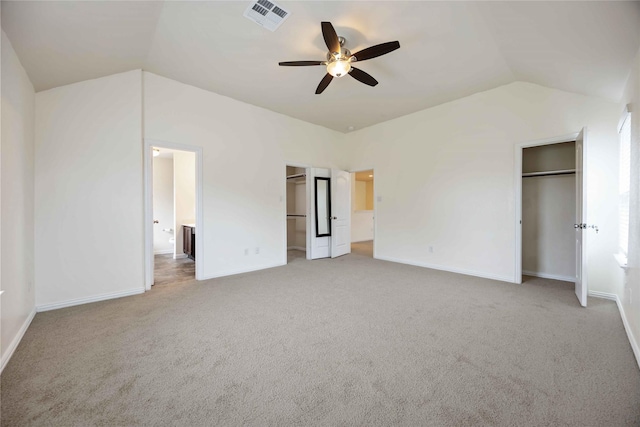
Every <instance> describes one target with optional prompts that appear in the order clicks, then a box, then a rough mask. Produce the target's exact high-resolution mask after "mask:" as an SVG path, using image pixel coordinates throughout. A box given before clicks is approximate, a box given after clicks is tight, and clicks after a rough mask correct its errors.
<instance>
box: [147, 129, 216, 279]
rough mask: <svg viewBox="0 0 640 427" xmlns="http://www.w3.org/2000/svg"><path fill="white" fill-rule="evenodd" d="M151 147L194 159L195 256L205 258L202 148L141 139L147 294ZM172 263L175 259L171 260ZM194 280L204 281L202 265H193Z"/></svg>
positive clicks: (150, 247) (150, 264)
mask: <svg viewBox="0 0 640 427" xmlns="http://www.w3.org/2000/svg"><path fill="white" fill-rule="evenodd" d="M151 147H160V148H168V149H172V150H180V151H188V152H192V153H195V156H196V165H195V166H196V254H198V257H199V258H200V259H201V260H203V259H205V255H204V245H203V242H202V240H203V236H204V216H203V212H202V205H203V198H202V197H203V196H202V187H203V178H202V147H200V146H197V145H187V144H179V143H175V142H167V141H159V140H155V139H149V138H145V139H144V232H145V236H144V266H145V272H144V279H145V280H144V283H145V289H146V290H147V291H148V290H150V289H151V285H153V200H152V197H153V190H152V189H153V155H152V153H151ZM174 259H177V257H176V256H174ZM196 280H204V262H196Z"/></svg>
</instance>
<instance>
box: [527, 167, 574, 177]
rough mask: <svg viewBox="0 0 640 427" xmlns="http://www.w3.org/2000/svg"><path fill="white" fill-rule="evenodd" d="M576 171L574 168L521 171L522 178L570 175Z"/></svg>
mask: <svg viewBox="0 0 640 427" xmlns="http://www.w3.org/2000/svg"><path fill="white" fill-rule="evenodd" d="M574 173H576V170H575V169H562V170H557V171H544V172H527V173H523V174H522V177H523V178H530V177H534V176H551V175H571V174H574Z"/></svg>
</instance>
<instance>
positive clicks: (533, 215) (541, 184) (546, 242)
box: [522, 175, 576, 282]
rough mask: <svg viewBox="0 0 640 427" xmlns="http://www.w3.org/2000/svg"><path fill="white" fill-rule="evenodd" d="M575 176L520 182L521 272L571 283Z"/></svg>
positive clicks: (573, 257)
mask: <svg viewBox="0 0 640 427" xmlns="http://www.w3.org/2000/svg"><path fill="white" fill-rule="evenodd" d="M575 215H576V177H575V175H557V176H540V177H529V178H524V179H523V180H522V272H523V274H526V275H533V276H540V277H547V278H552V279H557V280H566V281H571V282H573V281H575V277H576V250H575V233H576V232H575V230H574V228H573V224H574V223H575Z"/></svg>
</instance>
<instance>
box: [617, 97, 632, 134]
mask: <svg viewBox="0 0 640 427" xmlns="http://www.w3.org/2000/svg"><path fill="white" fill-rule="evenodd" d="M630 114H631V104H627V105H625V106H624V110H623V111H622V116H621V117H620V120H618V133H620V132H622V127H623V126H624V123H625V122H626V121H627V119H628V118H629V115H630Z"/></svg>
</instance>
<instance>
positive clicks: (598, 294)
mask: <svg viewBox="0 0 640 427" xmlns="http://www.w3.org/2000/svg"><path fill="white" fill-rule="evenodd" d="M587 295H589V296H590V297H593V298H602V299H608V300H611V301H618V295H616V294H611V293H609V292H600V291H589V292H588V293H587Z"/></svg>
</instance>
